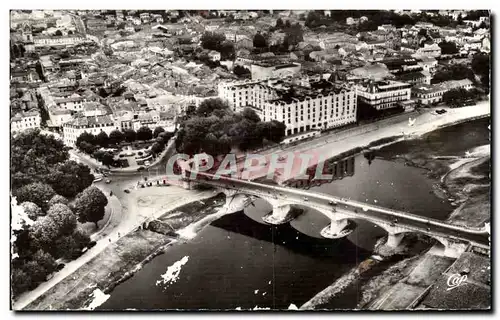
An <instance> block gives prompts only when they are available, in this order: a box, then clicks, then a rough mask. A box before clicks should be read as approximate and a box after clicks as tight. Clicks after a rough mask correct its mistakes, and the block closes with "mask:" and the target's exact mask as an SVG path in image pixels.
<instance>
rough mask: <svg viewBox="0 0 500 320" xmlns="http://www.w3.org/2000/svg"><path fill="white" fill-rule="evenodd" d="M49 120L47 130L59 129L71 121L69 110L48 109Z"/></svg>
mask: <svg viewBox="0 0 500 320" xmlns="http://www.w3.org/2000/svg"><path fill="white" fill-rule="evenodd" d="M48 114H49V120H47V126H48V127H49V128H60V127H62V126H63V124H65V123H66V122H68V121H71V120H72V119H73V117H72V115H71V114H72V112H71V110H67V109H62V108H57V107H54V108H49V109H48Z"/></svg>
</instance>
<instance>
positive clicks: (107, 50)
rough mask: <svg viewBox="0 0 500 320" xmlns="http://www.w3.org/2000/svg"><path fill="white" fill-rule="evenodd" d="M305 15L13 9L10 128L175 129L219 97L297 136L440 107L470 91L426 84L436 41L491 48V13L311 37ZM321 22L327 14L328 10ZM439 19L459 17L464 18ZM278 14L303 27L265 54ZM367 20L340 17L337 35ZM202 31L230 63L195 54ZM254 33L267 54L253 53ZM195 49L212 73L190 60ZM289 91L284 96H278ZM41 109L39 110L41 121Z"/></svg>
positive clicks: (68, 135) (463, 49)
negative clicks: (393, 111)
mask: <svg viewBox="0 0 500 320" xmlns="http://www.w3.org/2000/svg"><path fill="white" fill-rule="evenodd" d="M413 11H414V10H413ZM413 11H401V12H398V14H410V15H411V14H415V12H413ZM433 14H435V13H433ZM305 15H307V12H306V11H281V12H278V13H273V12H272V11H270V12H266V13H263V12H261V11H252V10H247V11H236V10H212V11H198V12H196V13H193V12H182V11H179V10H167V11H161V12H160V11H151V12H148V11H136V10H86V11H84V10H78V11H76V10H72V11H50V10H44V11H39V10H33V11H31V12H30V13H27V12H22V11H12V13H11V54H14V55H15V58H14V59H11V78H10V79H11V83H12V85H13V86H15V87H16V88H17V91H16V90H14V92H13V91H12V90H11V109H12V110H13V111H15V112H12V118H11V130H12V131H21V130H24V129H26V128H32V127H39V126H41V125H42V124H43V126H45V127H47V128H49V129H50V130H53V131H58V132H61V133H63V137H64V141H65V143H66V144H68V145H70V146H72V145H74V142H75V141H76V138H77V137H78V135H79V134H81V133H82V132H84V131H87V132H92V133H97V132H100V131H104V132H107V133H109V132H110V131H112V130H116V129H121V130H124V129H134V130H137V129H138V128H140V127H141V126H148V127H150V128H154V127H156V126H163V127H165V128H166V129H168V130H173V129H174V127H175V123H176V118H177V117H178V116H179V115H181V114H182V113H183V112H184V111H185V110H186V108H187V107H188V106H190V105H194V106H197V105H199V103H200V102H201V101H203V100H204V99H208V98H211V97H221V98H223V99H226V100H227V101H228V102H229V104H230V105H231V106H232V107H233V109H234V110H237V109H240V108H242V107H246V106H249V107H253V108H255V110H257V111H258V113H259V115H261V116H262V117H263V119H266V120H272V119H274V120H279V121H283V122H284V123H286V124H287V141H295V140H296V139H299V137H298V136H300V137H307V136H310V135H311V134H312V135H315V134H316V132H318V131H319V130H324V129H326V128H331V127H336V126H341V125H346V124H349V123H352V122H353V121H356V110H357V106H358V103H362V104H367V105H369V106H371V107H372V108H373V109H375V110H383V109H390V108H393V107H395V106H405V107H406V108H410V107H411V104H412V103H414V102H419V103H422V104H429V103H435V102H439V101H440V97H441V99H442V95H443V93H444V92H446V91H447V90H450V89H452V88H465V89H469V88H470V87H471V83H470V81H468V80H463V81H458V82H450V83H442V84H439V85H432V84H431V80H432V78H433V76H434V74H435V73H436V71H437V69H438V63H439V61H438V60H439V59H441V58H442V56H443V52H442V49H441V46H440V44H441V43H442V42H443V41H446V42H452V43H454V44H455V45H456V46H457V48H458V49H459V56H460V57H454V59H460V58H461V59H467V57H470V55H471V54H473V53H476V52H486V53H489V52H490V32H489V27H487V28H482V27H483V26H485V25H486V26H489V24H490V22H489V17H480V18H479V20H477V21H476V20H467V19H465V20H463V23H462V24H461V25H458V26H457V27H456V28H450V27H438V26H435V25H433V24H431V23H427V22H419V23H417V24H415V25H407V26H402V27H399V28H397V27H395V26H393V25H390V24H382V25H380V26H378V28H377V30H374V31H369V32H354V33H353V32H347V31H346V32H339V31H335V32H333V31H325V30H324V29H322V28H319V29H314V30H311V29H309V28H307V27H305V26H304V20H305V19H303V17H304V16H305ZM323 15H324V16H325V17H329V16H330V15H331V11H329V10H325V11H324V12H323ZM439 15H446V16H448V17H451V18H453V19H455V20H458V19H459V17H460V16H461V17H466V16H467V12H465V11H442V12H439ZM301 17H302V18H301ZM277 19H282V21H286V22H287V24H288V25H292V24H293V25H298V26H299V28H300V30H301V39H300V41H299V42H298V43H296V44H295V45H292V46H290V47H289V48H286V49H287V50H285V51H280V52H276V51H272V50H270V49H269V48H271V47H273V46H280V45H281V44H283V43H284V40H285V39H286V38H287V36H288V32H289V31H287V30H286V28H276V22H277ZM368 20H369V18H367V17H366V16H362V17H360V18H354V17H351V18H347V19H346V21H345V26H346V30H347V29H348V30H351V31H352V30H355V28H356V27H357V26H358V25H360V24H363V23H365V22H367V21H368ZM422 30H425V32H423V31H422ZM206 32H213V33H217V34H220V35H223V36H224V38H225V41H226V42H229V43H231V45H232V46H233V47H234V58H232V59H230V60H227V59H224V58H223V56H224V55H223V54H222V52H219V51H217V50H207V49H202V48H201V39H202V36H203V34H204V33H206ZM257 34H261V35H262V36H263V37H264V39H265V41H266V44H267V46H268V50H265V48H264V50H262V48H260V50H256V48H254V37H255V36H256V35H257ZM200 54H201V55H203V54H204V55H205V56H206V57H208V60H209V61H211V62H212V63H216V65H217V64H218V65H219V67H216V68H214V67H213V66H212V67H209V66H208V65H205V63H204V62H202V61H197V60H193V59H192V57H193V56H195V55H200ZM236 66H240V67H243V68H246V69H248V74H249V77H250V78H251V80H245V81H241V80H238V76H237V75H235V73H233V72H231V71H232V70H233V69H234V68H235V67H236ZM291 79H295V80H293V81H292V80H291ZM290 86H292V87H293V88H294V90H295V91H294V94H292V95H290V94H289V93H283V92H285V91H286V90H291V89H290ZM287 88H288V89H287ZM41 113H43V114H44V115H46V116H44V120H43V121H42V120H41V116H40V114H41ZM306 117H307V119H306ZM299 119H301V120H299ZM302 119H303V120H302Z"/></svg>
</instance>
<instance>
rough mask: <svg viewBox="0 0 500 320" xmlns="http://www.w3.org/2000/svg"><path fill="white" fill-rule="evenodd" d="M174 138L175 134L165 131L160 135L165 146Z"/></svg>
mask: <svg viewBox="0 0 500 320" xmlns="http://www.w3.org/2000/svg"><path fill="white" fill-rule="evenodd" d="M173 136H174V133H173V132H167V131H164V132H162V133H160V134H159V135H158V138H162V139H163V144H167V143H168V141H169V140H170V139H171V138H172V137H173Z"/></svg>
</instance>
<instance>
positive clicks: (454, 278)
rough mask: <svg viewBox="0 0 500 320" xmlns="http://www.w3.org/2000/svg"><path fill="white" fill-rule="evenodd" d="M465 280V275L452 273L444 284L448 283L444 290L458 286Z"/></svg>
mask: <svg viewBox="0 0 500 320" xmlns="http://www.w3.org/2000/svg"><path fill="white" fill-rule="evenodd" d="M466 280H467V275H466V274H464V275H461V274H458V273H456V274H452V275H451V276H450V277H449V278H448V281H447V282H446V284H447V285H448V289H446V291H450V290H451V289H455V288H457V287H458V286H460V285H461V284H462V283H464V282H465V281H466Z"/></svg>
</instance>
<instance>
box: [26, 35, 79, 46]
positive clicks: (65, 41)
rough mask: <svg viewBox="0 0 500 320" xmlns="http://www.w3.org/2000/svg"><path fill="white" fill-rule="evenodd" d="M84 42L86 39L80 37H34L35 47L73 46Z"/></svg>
mask: <svg viewBox="0 0 500 320" xmlns="http://www.w3.org/2000/svg"><path fill="white" fill-rule="evenodd" d="M84 41H85V38H84V37H82V36H79V35H69V36H60V37H56V36H38V37H33V43H34V45H35V47H52V46H72V45H76V44H79V43H82V42H84Z"/></svg>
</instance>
